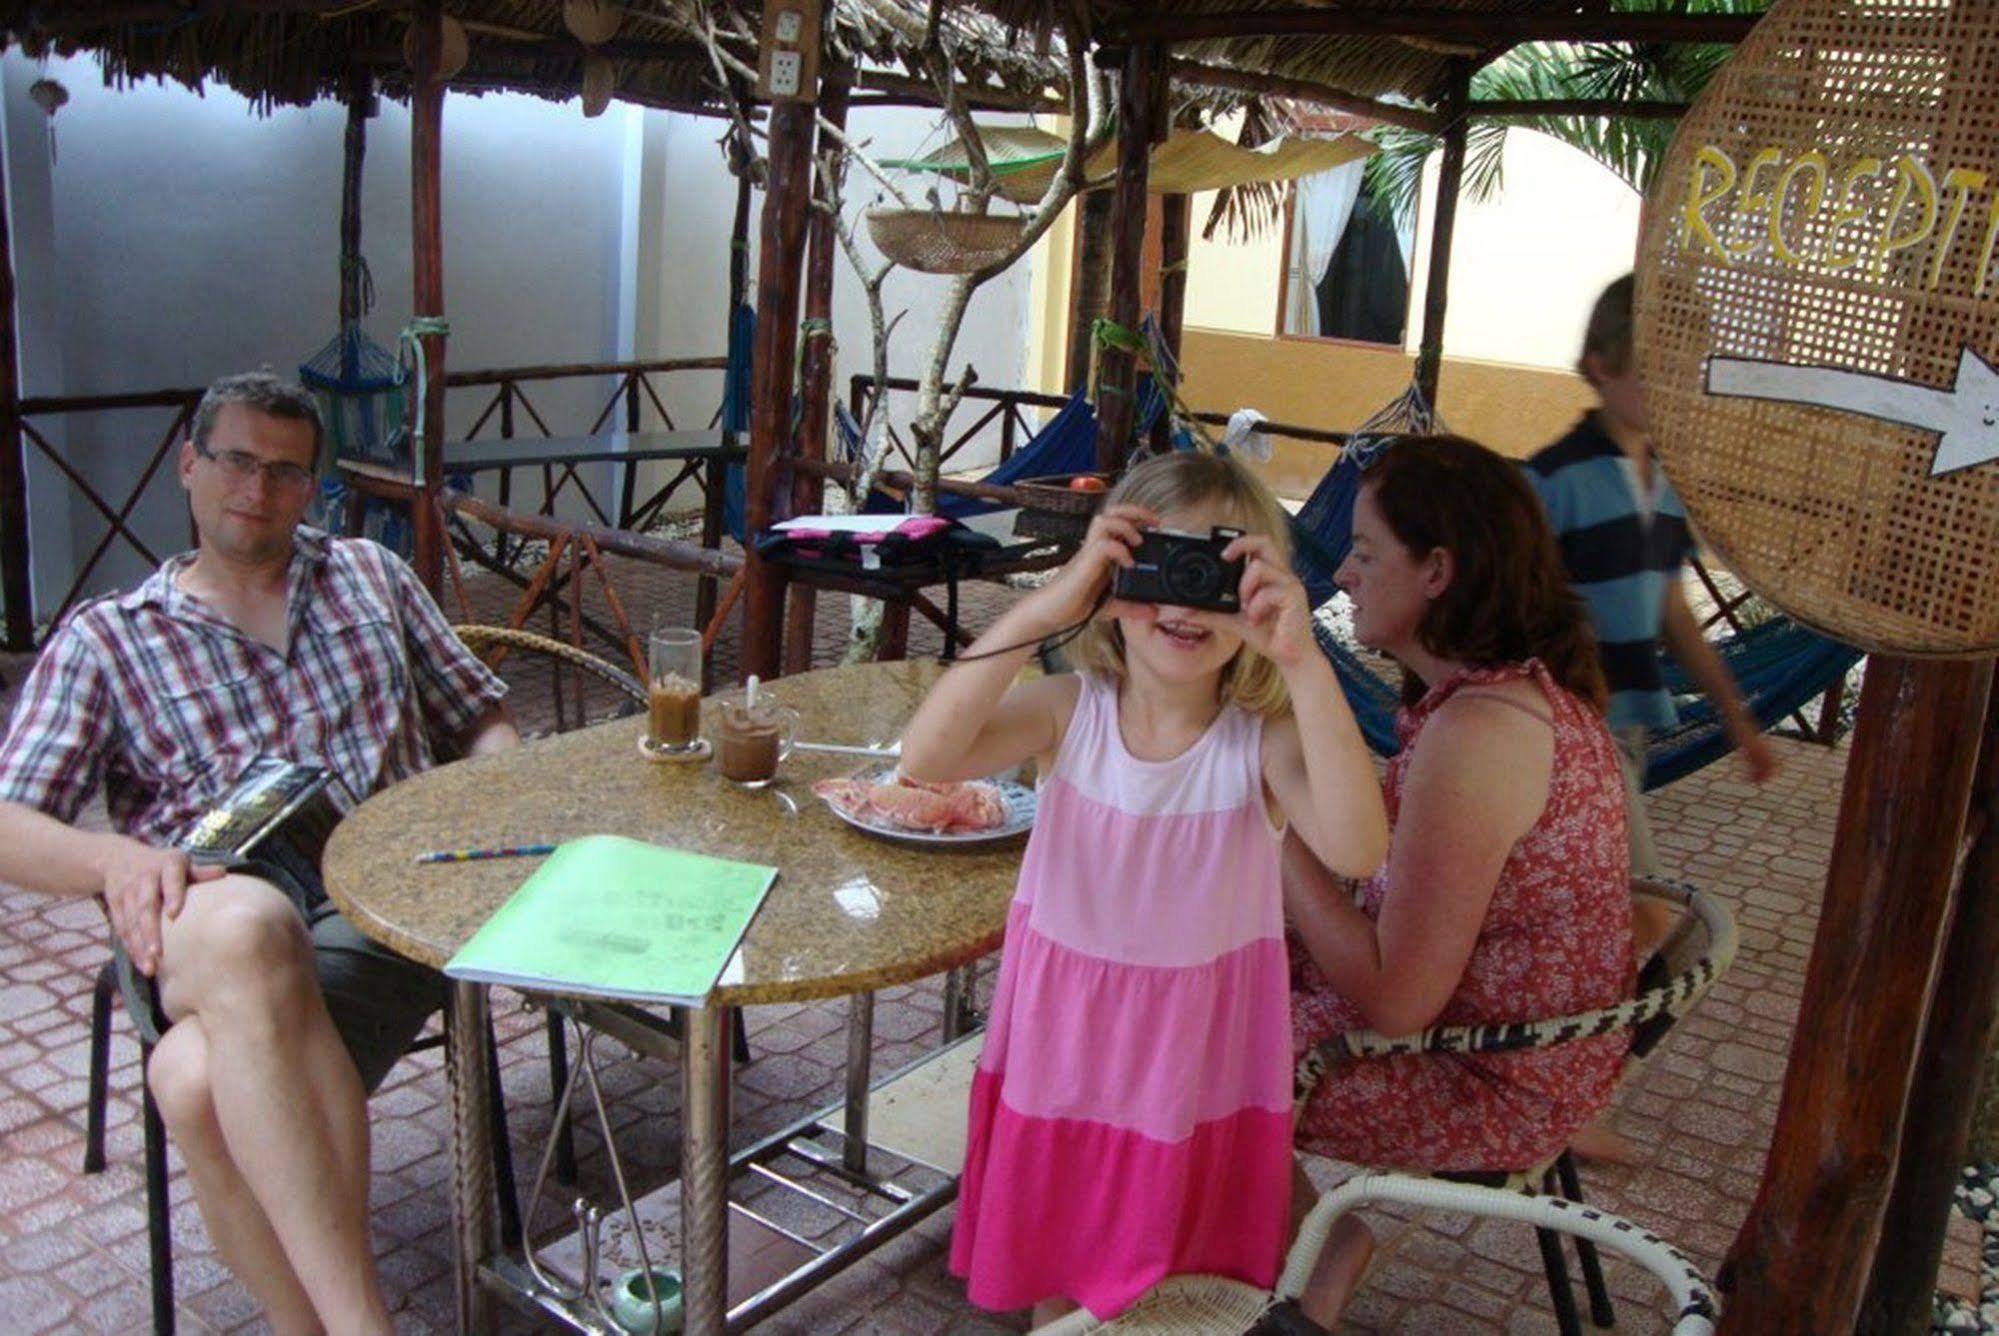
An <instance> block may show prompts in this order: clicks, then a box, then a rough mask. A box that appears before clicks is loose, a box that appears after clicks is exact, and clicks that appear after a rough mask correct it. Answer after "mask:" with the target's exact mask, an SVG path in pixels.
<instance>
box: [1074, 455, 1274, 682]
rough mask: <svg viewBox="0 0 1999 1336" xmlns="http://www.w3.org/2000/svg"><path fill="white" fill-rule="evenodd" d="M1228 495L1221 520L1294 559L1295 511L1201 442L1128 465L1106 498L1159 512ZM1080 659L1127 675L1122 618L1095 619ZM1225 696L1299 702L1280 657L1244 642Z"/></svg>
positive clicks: (1229, 669)
mask: <svg viewBox="0 0 1999 1336" xmlns="http://www.w3.org/2000/svg"><path fill="white" fill-rule="evenodd" d="M1212 502H1220V503H1221V510H1222V516H1221V519H1220V521H1219V522H1220V523H1222V524H1225V525H1230V526H1232V527H1234V528H1238V529H1241V530H1242V531H1243V532H1244V533H1251V534H1260V535H1262V536H1263V537H1265V538H1268V539H1270V540H1271V541H1272V542H1274V543H1275V544H1276V545H1277V550H1278V552H1279V554H1280V555H1281V556H1282V558H1283V560H1284V561H1286V562H1287V563H1288V562H1289V561H1290V559H1291V533H1290V525H1289V518H1288V516H1286V514H1285V512H1284V507H1282V506H1280V505H1279V504H1277V498H1276V497H1275V496H1273V495H1271V492H1270V489H1269V488H1268V487H1265V486H1264V485H1263V482H1262V480H1261V479H1259V478H1258V477H1257V476H1256V475H1255V474H1254V473H1251V472H1250V471H1249V470H1248V469H1247V468H1245V467H1243V466H1242V465H1241V464H1238V463H1237V462H1236V461H1235V460H1233V459H1226V458H1223V457H1221V456H1218V455H1210V454H1204V453H1202V452H1201V451H1198V450H1176V451H1174V452H1173V453H1172V454H1169V455H1164V456H1161V457H1159V458H1157V459H1149V460H1147V461H1145V462H1144V463H1143V464H1140V465H1138V466H1136V467H1135V468H1133V469H1131V470H1130V471H1129V472H1127V473H1126V474H1125V475H1124V477H1123V479H1122V480H1120V481H1119V483H1118V485H1117V486H1116V487H1114V488H1112V489H1111V492H1110V495H1109V496H1108V497H1106V498H1105V501H1104V504H1105V505H1112V506H1114V505H1134V506H1144V507H1145V508H1146V509H1147V510H1151V511H1153V512H1155V513H1157V514H1161V515H1164V514H1167V513H1169V512H1171V511H1175V510H1188V509H1191V508H1193V507H1195V506H1203V505H1208V504H1210V503H1212ZM1071 654H1072V657H1074V659H1075V660H1076V663H1077V665H1078V666H1079V667H1083V668H1087V669H1090V670H1091V671H1093V672H1099V673H1103V674H1106V675H1107V676H1110V677H1113V678H1117V679H1120V680H1121V679H1122V678H1123V677H1124V675H1125V664H1124V632H1123V630H1122V629H1121V628H1120V627H1119V626H1118V624H1117V622H1116V621H1115V620H1114V619H1110V618H1105V619H1103V620H1100V621H1095V622H1092V623H1091V624H1090V626H1089V627H1088V629H1086V630H1085V631H1084V632H1083V633H1082V634H1081V635H1080V636H1078V637H1077V638H1076V641H1075V644H1074V646H1073V647H1072V649H1071ZM1221 699H1222V703H1223V704H1224V705H1231V704H1232V705H1237V706H1240V707H1241V708H1243V709H1244V710H1247V711H1249V712H1250V713H1251V714H1260V715H1278V714H1283V713H1285V712H1286V711H1288V710H1289V709H1290V708H1291V697H1290V694H1289V693H1288V692H1287V691H1285V689H1284V678H1283V676H1282V675H1281V674H1279V672H1278V671H1277V665H1276V664H1274V663H1272V662H1271V661H1270V660H1268V659H1266V658H1264V657H1263V656H1262V655H1261V654H1258V653H1257V652H1256V651H1255V650H1252V649H1251V648H1250V647H1249V646H1248V645H1244V646H1243V647H1242V648H1241V649H1239V650H1237V651H1236V655H1235V657H1234V658H1233V659H1230V660H1229V662H1228V665H1227V666H1226V667H1224V668H1223V669H1222V685H1221Z"/></svg>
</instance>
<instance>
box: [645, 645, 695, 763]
mask: <svg viewBox="0 0 1999 1336" xmlns="http://www.w3.org/2000/svg"><path fill="white" fill-rule="evenodd" d="M650 649H651V653H650V656H649V660H650V668H651V674H650V680H649V681H648V682H647V683H646V692H647V695H648V697H649V698H650V699H649V705H650V709H649V711H648V714H647V726H646V736H647V738H648V739H649V740H650V743H651V745H652V747H653V748H654V749H655V750H656V751H661V752H667V753H686V752H689V751H692V750H694V749H695V748H697V747H699V746H700V745H701V633H700V632H699V631H696V630H695V629H694V628H693V627H691V626H666V627H659V628H657V629H655V630H654V631H653V633H652V642H651V646H650Z"/></svg>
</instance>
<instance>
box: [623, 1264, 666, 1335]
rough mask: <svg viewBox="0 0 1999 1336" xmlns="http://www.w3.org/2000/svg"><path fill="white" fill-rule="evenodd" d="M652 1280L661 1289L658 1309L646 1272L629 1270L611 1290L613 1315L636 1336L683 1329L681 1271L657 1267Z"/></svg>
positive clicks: (662, 1333)
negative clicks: (654, 1303)
mask: <svg viewBox="0 0 1999 1336" xmlns="http://www.w3.org/2000/svg"><path fill="white" fill-rule="evenodd" d="M652 1283H653V1286H654V1287H657V1289H658V1291H659V1306H658V1308H656V1309H655V1308H654V1306H653V1301H652V1299H653V1296H652V1288H649V1287H648V1286H647V1285H646V1273H645V1272H643V1271H639V1270H636V1269H635V1270H631V1271H627V1272H625V1273H624V1274H623V1275H622V1276H619V1277H618V1285H617V1288H616V1289H615V1290H613V1291H612V1292H611V1316H612V1317H613V1318H615V1319H616V1320H617V1323H618V1326H619V1327H620V1328H622V1329H623V1330H625V1331H628V1332H631V1333H633V1336H671V1333H673V1332H676V1331H679V1330H680V1273H679V1272H678V1271H666V1270H662V1269H658V1268H655V1269H654V1271H653V1273H652Z"/></svg>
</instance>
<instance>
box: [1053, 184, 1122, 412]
mask: <svg viewBox="0 0 1999 1336" xmlns="http://www.w3.org/2000/svg"><path fill="white" fill-rule="evenodd" d="M1115 203H1116V200H1115V198H1114V197H1113V196H1112V194H1111V192H1110V191H1108V190H1091V191H1087V192H1085V193H1084V195H1083V197H1082V198H1081V199H1079V200H1077V201H1076V249H1075V261H1076V267H1075V271H1074V272H1073V273H1071V274H1070V275H1069V365H1068V383H1067V384H1066V385H1064V387H1063V388H1064V389H1066V390H1067V391H1068V392H1069V393H1070V394H1074V393H1075V392H1076V391H1077V390H1080V389H1082V388H1083V387H1084V386H1085V385H1088V384H1089V383H1090V359H1091V356H1092V354H1093V352H1094V349H1092V347H1091V346H1090V326H1092V325H1094V324H1095V323H1096V322H1097V317H1098V316H1100V315H1102V314H1103V313H1104V305H1105V303H1106V302H1107V301H1109V299H1110V293H1109V287H1110V241H1111V210H1112V208H1113V206H1114V205H1115Z"/></svg>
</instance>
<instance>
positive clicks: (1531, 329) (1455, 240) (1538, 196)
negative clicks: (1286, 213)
mask: <svg viewBox="0 0 1999 1336" xmlns="http://www.w3.org/2000/svg"><path fill="white" fill-rule="evenodd" d="M1436 197H1437V162H1436V158H1435V156H1434V155H1433V156H1432V158H1431V161H1430V163H1429V165H1428V167H1427V169H1426V170H1425V172H1424V176H1423V194H1422V200H1421V203H1420V204H1419V206H1418V213H1417V218H1416V253H1415V255H1414V257H1413V258H1412V261H1411V268H1412V278H1411V283H1410V291H1409V321H1408V324H1407V330H1408V338H1407V340H1406V343H1407V346H1408V348H1409V349H1410V350H1412V351H1413V350H1414V349H1415V348H1416V347H1417V345H1418V343H1419V342H1420V340H1421V338H1422V326H1423V318H1422V316H1423V294H1424V289H1425V287H1426V282H1425V280H1426V278H1427V277H1428V274H1429V268H1430V224H1431V219H1432V218H1433V216H1434V211H1435V204H1436ZM1212 200H1213V196H1212V195H1199V196H1196V197H1195V209H1194V219H1195V228H1196V234H1195V241H1194V244H1193V247H1192V250H1191V254H1190V257H1189V265H1188V281H1187V323H1188V324H1190V325H1199V326H1203V327H1206V328H1210V329H1222V330H1230V331H1235V332H1240V333H1245V334H1259V335H1269V334H1270V333H1271V331H1272V330H1274V329H1275V328H1276V325H1277V303H1278V300H1279V278H1280V275H1281V272H1282V267H1283V241H1284V235H1283V229H1282V227H1281V226H1280V227H1278V228H1275V229H1273V230H1271V231H1270V232H1268V233H1266V234H1265V235H1263V236H1260V237H1257V238H1255V239H1253V240H1250V241H1247V242H1229V241H1227V240H1225V239H1224V237H1223V236H1221V235H1219V234H1218V235H1217V237H1216V238H1215V240H1214V241H1211V242H1204V241H1202V240H1200V237H1199V228H1200V227H1201V226H1202V225H1204V224H1205V222H1206V220H1207V216H1208V214H1207V211H1208V209H1209V207H1210V205H1211V203H1212ZM1640 203H1641V201H1640V199H1639V196H1638V194H1637V192H1636V191H1634V190H1632V189H1631V188H1630V187H1629V186H1627V185H1625V184H1624V183H1623V182H1622V181H1621V180H1619V179H1618V178H1617V177H1616V176H1614V175H1613V174H1612V173H1611V172H1609V171H1608V170H1607V169H1605V168H1604V167H1602V166H1600V165H1599V164H1597V163H1595V162H1593V161H1591V160H1590V159H1589V158H1587V157H1585V156H1584V155H1583V154H1581V153H1579V152H1577V151H1576V150H1575V149H1572V148H1570V147H1569V146H1567V145H1566V144H1562V143H1560V142H1558V141H1556V140H1553V139H1550V138H1548V137H1547V136H1546V135H1542V134H1538V133H1535V132H1534V131H1531V130H1515V131H1514V132H1513V133H1511V134H1509V135H1508V136H1507V140H1506V149H1505V163H1504V188H1503V189H1502V190H1501V192H1500V194H1499V196H1498V197H1497V198H1494V199H1488V200H1473V199H1471V198H1470V197H1469V196H1466V197H1465V198H1462V199H1461V200H1460V201H1459V204H1458V214H1457V222H1456V224H1455V230H1454V234H1453V236H1452V239H1451V282H1450V302H1449V305H1448V307H1447V309H1446V313H1445V320H1444V352H1445V353H1446V354H1447V355H1448V356H1451V357H1456V358H1477V359H1480V360H1484V361H1493V362H1507V363H1512V364H1515V365H1520V366H1536V367H1553V368H1566V367H1568V366H1570V365H1571V364H1572V363H1573V362H1574V360H1575V352H1576V347H1577V345H1578V344H1579V343H1580V342H1581V339H1582V329H1583V324H1584V322H1585V321H1586V320H1587V319H1588V316H1589V308H1590V305H1591V303H1593V302H1594V301H1595V300H1596V296H1597V294H1598V293H1599V292H1601V291H1602V290H1603V288H1604V285H1605V284H1607V283H1609V282H1610V281H1611V280H1612V279H1613V278H1616V277H1617V276H1618V275H1619V274H1623V273H1626V272H1628V271H1629V270H1630V269H1631V266H1632V263H1633V261H1634V260H1635V259H1636V250H1637V241H1638V212H1639V207H1640Z"/></svg>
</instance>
